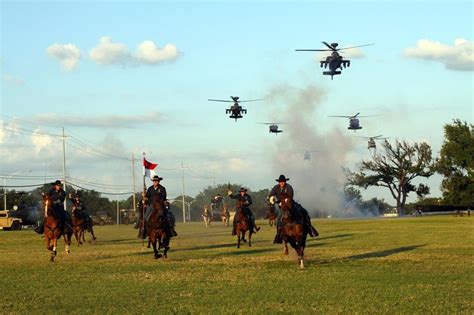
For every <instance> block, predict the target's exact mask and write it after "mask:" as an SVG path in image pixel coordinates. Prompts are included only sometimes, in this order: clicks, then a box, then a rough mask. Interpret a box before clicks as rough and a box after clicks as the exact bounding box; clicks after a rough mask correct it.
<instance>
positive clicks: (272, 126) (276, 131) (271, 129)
mask: <svg viewBox="0 0 474 315" xmlns="http://www.w3.org/2000/svg"><path fill="white" fill-rule="evenodd" d="M259 124H262V125H268V132H269V133H274V134H276V135H277V134H279V133H280V132H283V130H281V129H278V128H279V127H278V125H282V124H284V123H273V122H271V123H267V122H260V123H259Z"/></svg>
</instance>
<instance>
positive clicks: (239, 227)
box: [235, 200, 253, 248]
mask: <svg viewBox="0 0 474 315" xmlns="http://www.w3.org/2000/svg"><path fill="white" fill-rule="evenodd" d="M244 209H245V205H244V201H242V200H237V211H236V213H235V221H236V222H237V224H236V226H235V231H236V233H237V248H240V242H241V241H242V242H247V240H246V239H245V233H247V231H248V232H249V247H252V233H253V231H252V230H250V222H249V218H248V217H247V215H246V214H245V211H244Z"/></svg>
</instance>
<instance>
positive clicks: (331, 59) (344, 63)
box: [320, 51, 351, 80]
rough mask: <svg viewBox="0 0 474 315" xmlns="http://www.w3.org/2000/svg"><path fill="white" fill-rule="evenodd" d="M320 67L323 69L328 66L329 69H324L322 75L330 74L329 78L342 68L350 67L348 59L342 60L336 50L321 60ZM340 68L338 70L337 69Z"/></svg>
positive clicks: (338, 72) (339, 72)
mask: <svg viewBox="0 0 474 315" xmlns="http://www.w3.org/2000/svg"><path fill="white" fill-rule="evenodd" d="M320 63H321V68H323V67H324V69H326V68H328V67H329V71H324V72H323V74H324V75H330V76H331V80H332V78H333V76H335V75H338V74H341V71H340V70H342V68H346V67H350V65H351V62H350V60H344V59H343V58H342V56H341V55H339V53H338V52H337V51H334V52H332V53H331V55H330V56H327V57H326V60H321V61H320ZM338 69H340V70H338Z"/></svg>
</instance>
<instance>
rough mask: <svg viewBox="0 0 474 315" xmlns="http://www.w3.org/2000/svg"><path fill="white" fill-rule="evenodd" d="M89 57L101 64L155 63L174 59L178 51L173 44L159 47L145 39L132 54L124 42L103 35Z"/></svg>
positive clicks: (130, 64)
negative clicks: (114, 40)
mask: <svg viewBox="0 0 474 315" xmlns="http://www.w3.org/2000/svg"><path fill="white" fill-rule="evenodd" d="M89 57H90V59H92V60H94V61H95V62H97V63H98V64H101V65H121V66H137V65H156V64H159V63H162V62H166V61H170V62H171V61H174V60H176V59H177V58H178V57H179V52H178V49H177V48H176V46H175V45H172V44H166V45H165V46H164V47H163V48H159V47H158V46H157V45H156V44H155V43H154V42H153V41H151V40H145V41H143V42H142V43H140V44H139V45H138V47H137V52H136V53H135V54H133V53H132V52H130V50H129V49H128V48H127V46H126V45H125V44H122V43H116V42H113V41H112V38H111V37H108V36H104V37H101V38H100V42H99V45H97V46H96V47H94V48H92V49H91V50H90V52H89Z"/></svg>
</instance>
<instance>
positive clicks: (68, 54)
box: [46, 44, 81, 71]
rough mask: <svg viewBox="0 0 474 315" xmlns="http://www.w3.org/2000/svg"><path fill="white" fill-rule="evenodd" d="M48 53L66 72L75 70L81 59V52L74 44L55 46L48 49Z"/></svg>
mask: <svg viewBox="0 0 474 315" xmlns="http://www.w3.org/2000/svg"><path fill="white" fill-rule="evenodd" d="M46 53H47V54H48V56H51V57H53V58H55V59H57V60H58V61H59V63H60V64H61V65H62V67H63V69H64V70H66V71H72V70H74V69H75V68H76V66H77V64H78V63H79V60H80V59H81V50H80V49H79V48H78V47H77V46H75V45H73V44H66V45H61V44H53V45H51V46H49V47H48V48H46Z"/></svg>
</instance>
